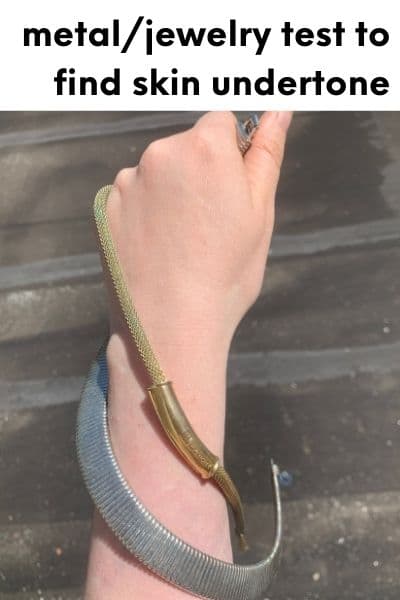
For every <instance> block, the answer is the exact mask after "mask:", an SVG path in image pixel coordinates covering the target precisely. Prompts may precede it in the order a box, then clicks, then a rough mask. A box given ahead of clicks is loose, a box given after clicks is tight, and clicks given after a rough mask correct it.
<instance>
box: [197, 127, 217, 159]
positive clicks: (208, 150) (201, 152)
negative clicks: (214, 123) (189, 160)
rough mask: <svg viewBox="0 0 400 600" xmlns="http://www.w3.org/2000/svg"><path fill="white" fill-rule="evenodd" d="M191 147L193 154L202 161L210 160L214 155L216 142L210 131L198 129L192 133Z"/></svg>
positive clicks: (205, 128)
mask: <svg viewBox="0 0 400 600" xmlns="http://www.w3.org/2000/svg"><path fill="white" fill-rule="evenodd" d="M191 142H192V147H193V151H194V153H195V154H196V155H197V156H199V157H200V158H201V159H202V160H212V159H213V158H214V156H215V154H216V140H215V135H214V134H213V132H212V130H210V129H209V128H207V127H198V128H196V129H194V130H193V133H192V140H191Z"/></svg>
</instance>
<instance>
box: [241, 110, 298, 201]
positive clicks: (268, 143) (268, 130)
mask: <svg viewBox="0 0 400 600" xmlns="http://www.w3.org/2000/svg"><path fill="white" fill-rule="evenodd" d="M291 120H292V113H291V112H265V113H264V114H263V115H262V117H261V119H260V123H259V126H258V128H257V130H256V132H255V133H254V135H253V138H252V140H251V146H250V148H249V150H248V151H247V152H246V154H245V156H244V163H245V168H246V171H247V174H248V177H249V181H250V187H251V191H252V194H253V197H254V199H255V201H256V202H260V203H263V202H265V201H266V199H268V198H270V197H271V194H272V195H273V194H274V193H275V190H276V186H277V183H278V179H279V173H280V169H281V164H282V159H283V152H284V149H285V141H286V134H287V131H288V129H289V125H290V122H291Z"/></svg>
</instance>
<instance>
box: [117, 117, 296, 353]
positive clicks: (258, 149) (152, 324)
mask: <svg viewBox="0 0 400 600" xmlns="http://www.w3.org/2000/svg"><path fill="white" fill-rule="evenodd" d="M290 117H291V115H290V114H289V113H266V114H265V115H264V116H263V117H262V119H261V123H260V126H259V129H258V131H256V134H255V135H254V138H253V142H252V146H251V148H250V150H249V151H248V152H247V154H246V155H245V157H244V159H243V158H242V155H241V154H240V152H239V150H238V147H237V139H236V126H235V123H236V119H235V117H234V115H233V114H232V113H229V112H226V113H218V112H216V113H207V114H206V115H204V116H203V117H202V118H201V119H199V121H198V122H197V123H196V124H195V125H194V127H192V128H191V129H190V130H188V131H185V132H183V133H180V134H178V135H173V136H171V137H167V138H163V139H160V140H157V141H155V142H153V143H152V144H150V146H149V147H148V148H147V149H146V150H145V152H144V154H143V156H142V158H141V160H140V163H139V165H138V167H136V168H127V169H123V170H122V171H120V173H119V174H118V175H117V178H116V180H115V183H114V188H113V190H112V192H111V195H110V199H109V204H108V211H109V212H108V214H109V219H110V224H111V229H112V231H114V232H116V233H117V240H116V242H117V247H118V253H119V256H120V260H121V263H122V265H123V267H124V271H125V275H126V278H127V281H128V283H129V289H130V291H131V293H132V296H133V299H134V303H135V304H136V305H137V308H138V311H139V314H140V315H141V316H142V319H143V321H144V324H145V325H146V323H147V328H146V327H145V329H146V330H148V331H149V334H150V335H151V334H152V332H154V333H153V336H154V335H156V333H155V332H156V330H157V328H158V329H164V328H165V324H163V323H160V322H159V320H158V318H157V315H158V314H159V315H160V317H161V319H164V320H165V317H166V318H170V319H172V321H173V324H174V328H175V329H176V328H177V327H185V325H186V323H187V321H188V320H190V321H192V320H193V318H196V317H197V318H200V319H201V321H203V320H204V317H206V318H207V321H208V322H210V321H211V323H218V336H219V337H220V338H221V336H222V338H223V339H225V340H226V342H227V343H228V342H229V340H230V337H231V336H232V334H233V332H234V330H235V329H236V327H237V324H238V322H239V321H240V319H241V318H242V317H243V315H244V313H245V312H246V311H247V310H248V308H249V307H250V306H251V304H252V303H253V302H254V301H255V299H256V298H257V296H258V294H259V291H260V287H261V285H262V281H263V274H264V269H265V263H266V257H267V253H268V248H269V244H270V239H271V233H272V228H273V220H274V196H275V189H276V185H277V182H278V176H279V170H280V165H281V161H282V156H283V148H284V141H285V136H286V130H287V127H288V125H289V122H290ZM160 303H162V305H163V306H164V307H165V311H164V314H163V311H161V314H160V311H159V306H160ZM170 311H171V312H170ZM119 317H120V312H119V309H118V307H117V309H116V311H115V310H114V311H113V313H112V323H113V328H114V329H117V328H118V326H117V323H118V324H119V326H121V322H120V318H119ZM122 327H123V324H122ZM153 336H152V337H153ZM161 347H162V344H161V343H160V348H161Z"/></svg>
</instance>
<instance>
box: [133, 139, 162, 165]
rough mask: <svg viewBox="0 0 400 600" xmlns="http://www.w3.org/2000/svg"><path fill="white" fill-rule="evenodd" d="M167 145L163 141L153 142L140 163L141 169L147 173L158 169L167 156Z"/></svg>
mask: <svg viewBox="0 0 400 600" xmlns="http://www.w3.org/2000/svg"><path fill="white" fill-rule="evenodd" d="M165 146H166V144H165V142H164V141H163V140H154V141H153V142H151V143H150V144H149V145H148V146H147V148H146V149H145V151H144V152H143V154H142V157H141V159H140V162H139V167H140V169H143V170H145V171H148V170H151V171H152V170H153V169H157V168H158V166H159V164H160V161H162V160H163V159H164V157H165V154H166V148H165Z"/></svg>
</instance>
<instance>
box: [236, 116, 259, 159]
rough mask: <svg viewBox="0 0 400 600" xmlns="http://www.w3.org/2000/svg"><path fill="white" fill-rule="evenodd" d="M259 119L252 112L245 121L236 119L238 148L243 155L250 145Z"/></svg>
mask: <svg viewBox="0 0 400 600" xmlns="http://www.w3.org/2000/svg"><path fill="white" fill-rule="evenodd" d="M259 122H260V120H259V118H258V116H257V115H256V114H255V113H253V114H252V115H250V116H249V117H248V118H247V119H246V120H245V121H238V122H237V124H236V129H237V136H238V146H239V150H240V152H241V153H242V156H244V155H245V154H246V152H247V150H248V149H249V148H250V146H251V139H252V137H253V135H254V133H255V131H256V129H257V127H258V124H259Z"/></svg>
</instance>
